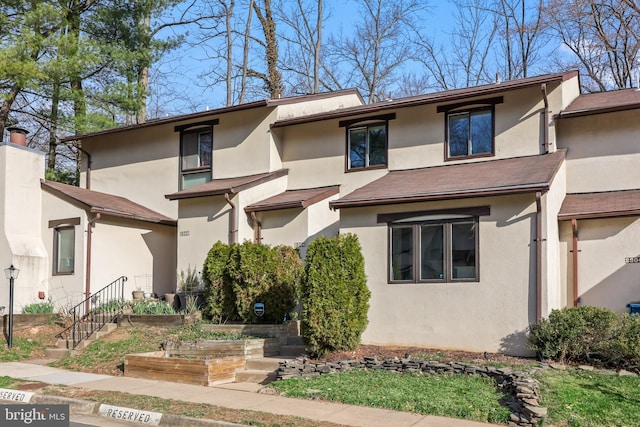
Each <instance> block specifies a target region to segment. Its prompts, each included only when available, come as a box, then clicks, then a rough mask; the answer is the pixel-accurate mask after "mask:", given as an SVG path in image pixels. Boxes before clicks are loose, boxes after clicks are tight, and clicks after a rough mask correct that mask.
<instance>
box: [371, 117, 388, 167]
mask: <svg viewBox="0 0 640 427" xmlns="http://www.w3.org/2000/svg"><path fill="white" fill-rule="evenodd" d="M386 164H387V126H386V125H380V126H372V127H370V128H369V165H368V166H375V165H386Z"/></svg>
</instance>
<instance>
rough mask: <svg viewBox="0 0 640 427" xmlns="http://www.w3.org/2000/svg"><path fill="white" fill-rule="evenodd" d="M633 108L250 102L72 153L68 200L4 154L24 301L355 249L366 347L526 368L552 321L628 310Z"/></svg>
mask: <svg viewBox="0 0 640 427" xmlns="http://www.w3.org/2000/svg"><path fill="white" fill-rule="evenodd" d="M639 109H640V92H638V91H637V90H635V89H629V90H623V91H615V92H607V93H601V94H587V95H582V94H580V91H579V76H578V73H577V72H566V73H558V74H548V75H542V76H536V77H530V78H525V79H520V80H514V81H505V82H500V83H495V84H489V85H483V86H477V87H472V88H465V89H457V90H451V91H445V92H439V93H432V94H427V95H421V96H415V97H409V98H402V99H397V100H387V101H384V102H379V103H376V104H371V105H365V104H364V102H363V101H362V98H361V97H360V96H359V94H358V93H357V92H356V91H353V90H348V91H338V92H333V93H328V94H321V95H310V96H304V97H293V98H285V99H279V100H270V101H259V102H254V103H249V104H243V105H238V106H233V107H227V108H221V109H217V110H210V111H205V112H200V113H195V114H189V115H184V116H176V117H168V118H165V119H161V120H155V121H149V122H148V123H145V124H143V125H138V126H129V127H124V128H118V129H113V130H107V131H103V132H98V133H94V134H89V135H81V136H75V137H71V138H69V140H71V139H75V140H78V141H79V142H81V144H82V148H83V153H84V154H83V164H82V172H83V173H82V177H81V185H80V188H77V187H70V186H66V185H63V184H58V183H53V182H48V181H44V180H41V177H40V175H41V174H42V173H41V172H40V171H41V170H42V164H43V160H42V159H41V157H38V156H41V155H39V154H37V153H33V152H29V150H28V149H25V148H24V147H15V146H13V144H5V145H3V146H1V147H0V158H5V159H7V158H9V157H11V156H14V152H16V153H18V152H19V154H20V156H26V157H29V156H31V157H29V158H30V159H31V158H33V160H30V161H31V162H32V163H33V164H32V165H30V166H29V168H27V167H20V168H21V169H24V170H26V169H33V170H34V171H35V172H32V175H33V176H31V177H30V178H29V180H27V181H28V182H29V183H30V184H29V185H30V186H31V187H30V189H29V190H25V194H26V193H29V194H32V196H30V197H32V198H33V201H32V203H34V208H33V210H34V214H33V216H34V217H33V218H28V219H29V221H30V222H31V223H32V225H34V226H35V227H32V228H34V229H35V230H37V233H36V234H37V235H34V236H33V237H32V238H31V239H30V240H29V242H32V241H33V242H34V245H33V247H34V250H33V260H35V261H37V262H36V264H37V266H38V267H37V268H39V270H38V273H33V278H31V277H30V278H29V279H28V280H29V283H30V285H29V286H31V287H29V286H25V288H24V289H23V291H22V294H20V295H21V298H22V300H21V301H24V303H27V302H30V301H28V299H29V298H33V295H34V294H33V292H35V291H36V288H37V289H40V288H42V289H43V290H46V291H47V292H48V293H49V294H56V295H57V294H64V295H65V298H67V299H68V300H74V301H80V300H81V299H82V297H84V295H86V294H87V293H88V294H91V293H93V292H95V291H96V290H97V289H99V288H100V287H102V286H104V285H105V284H107V283H109V282H110V281H111V280H113V279H115V278H116V277H118V276H121V275H125V276H127V277H129V278H130V280H129V282H128V285H127V286H129V288H130V290H133V289H134V288H136V287H139V286H143V287H147V288H148V289H146V290H149V291H153V292H156V293H158V294H162V293H164V292H168V291H172V290H175V286H176V271H178V272H179V271H182V270H186V269H188V268H189V267H192V268H193V267H195V268H198V269H199V268H200V267H201V265H202V262H203V260H204V258H205V256H206V254H207V252H208V250H209V248H210V247H211V245H212V244H213V243H214V242H216V241H218V240H221V241H223V242H242V241H244V240H255V241H261V242H263V243H267V244H271V245H275V244H288V245H292V246H295V247H297V248H299V250H300V252H301V254H302V255H304V254H305V253H306V247H307V245H308V244H309V242H310V241H312V240H313V239H314V238H315V237H317V236H321V235H326V236H334V235H336V234H337V233H354V234H356V235H357V236H358V238H359V240H360V243H361V245H362V249H363V254H364V257H365V268H366V274H367V278H368V286H369V288H370V290H371V307H370V310H369V324H368V327H367V329H366V331H365V333H364V335H363V342H364V343H367V344H385V345H390V344H397V345H412V346H424V347H440V348H457V349H467V350H476V351H502V352H505V353H511V354H522V353H526V348H525V346H524V343H525V340H526V336H525V330H526V327H527V326H528V325H529V324H530V323H531V322H534V321H536V320H537V319H539V318H542V317H545V316H546V315H548V313H549V312H550V311H551V310H552V309H555V308H561V307H565V306H572V305H576V304H589V305H597V306H603V307H608V308H611V309H613V310H616V311H624V310H625V306H626V304H627V303H629V302H630V301H634V300H640V280H639V279H638V277H640V275H639V274H638V269H639V268H640V263H638V261H640V258H639V255H640V247H639V244H638V242H640V220H639V216H640V144H639V143H638V136H639V135H640V122H638V120H637V114H638V110H639ZM3 163H4V164H5V169H6V171H5V210H6V214H5V215H4V218H5V219H4V221H5V235H7V239H6V240H11V238H10V237H9V236H10V234H11V235H13V234H15V233H14V232H13V231H11V232H10V230H12V227H16V223H17V222H20V223H21V222H22V220H20V221H18V220H16V219H15V218H14V216H13V215H15V214H16V213H17V212H18V211H17V210H14V211H10V208H7V206H8V205H10V204H11V203H10V201H8V200H10V197H9V195H8V193H7V191H6V187H7V185H9V183H12V182H15V180H14V178H13V172H12V171H11V170H10V168H11V167H12V166H13V165H12V164H10V163H12V161H8V160H5V161H4V162H3ZM24 173H26V172H24ZM9 175H11V176H9ZM25 185H26V184H25ZM34 186H37V189H36V190H33V187H34ZM9 217H11V219H8V218H9ZM24 219H25V220H26V219H27V218H24ZM7 222H11V224H7ZM12 233H13V234H12ZM18 234H19V233H18ZM5 246H7V248H5V247H0V255H2V256H3V259H5V260H7V264H8V263H10V262H13V263H14V264H16V266H18V267H21V268H23V269H25V267H24V266H21V265H18V264H20V263H22V264H28V263H27V260H26V259H23V258H20V257H18V255H17V252H16V251H15V248H14V247H15V246H16V244H12V243H11V242H10V243H9V244H8V245H5ZM35 261H34V262H35ZM29 262H31V258H30V259H29ZM29 268H31V267H28V268H27V269H29ZM132 279H133V280H132ZM22 280H23V279H21V280H20V281H21V282H22ZM25 280H27V279H25ZM2 298H4V296H3V295H1V296H0V304H2V301H3V300H2ZM58 299H59V298H58Z"/></svg>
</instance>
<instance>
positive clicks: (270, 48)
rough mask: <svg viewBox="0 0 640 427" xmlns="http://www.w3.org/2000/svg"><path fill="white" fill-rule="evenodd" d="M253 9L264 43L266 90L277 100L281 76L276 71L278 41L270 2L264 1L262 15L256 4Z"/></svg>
mask: <svg viewBox="0 0 640 427" xmlns="http://www.w3.org/2000/svg"><path fill="white" fill-rule="evenodd" d="M253 9H254V10H255V12H256V16H257V17H258V20H259V21H260V24H261V25H262V31H263V33H264V42H265V46H264V49H265V59H266V62H267V76H268V77H267V81H266V82H265V84H266V89H267V91H268V92H269V97H270V98H271V99H278V98H280V97H281V96H282V92H283V85H282V74H280V70H279V69H278V39H277V37H276V21H275V20H274V19H273V12H272V10H271V0H264V14H263V13H262V10H261V9H260V7H259V6H258V4H257V3H255V2H254V3H253Z"/></svg>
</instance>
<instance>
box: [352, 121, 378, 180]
mask: <svg viewBox="0 0 640 427" xmlns="http://www.w3.org/2000/svg"><path fill="white" fill-rule="evenodd" d="M347 147H348V149H347V156H348V158H347V161H348V166H347V169H348V170H354V169H366V168H371V167H375V166H386V165H387V123H386V122H385V123H373V124H366V125H354V126H352V127H349V128H348V129H347Z"/></svg>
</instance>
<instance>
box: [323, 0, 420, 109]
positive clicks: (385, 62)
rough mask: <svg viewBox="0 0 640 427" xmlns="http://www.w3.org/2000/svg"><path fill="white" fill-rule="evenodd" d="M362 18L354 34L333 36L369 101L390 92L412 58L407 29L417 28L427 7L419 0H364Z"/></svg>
mask: <svg viewBox="0 0 640 427" xmlns="http://www.w3.org/2000/svg"><path fill="white" fill-rule="evenodd" d="M359 5H360V7H361V12H362V13H361V15H360V20H359V21H357V22H356V24H355V26H354V34H353V35H352V36H350V37H346V38H343V39H342V38H341V39H337V38H332V39H331V41H330V42H331V44H332V51H333V54H334V55H336V56H337V57H338V58H339V60H340V62H341V64H342V66H344V67H346V68H347V70H350V71H349V73H350V74H349V75H348V77H347V81H348V82H349V83H351V84H354V85H355V86H356V87H357V88H358V89H359V90H360V91H361V92H363V93H364V94H365V97H366V98H368V102H369V103H373V102H376V101H378V100H380V99H382V98H384V97H387V96H389V95H390V94H389V93H388V92H389V87H390V85H391V83H392V80H393V76H394V72H396V71H397V70H398V69H399V68H401V66H402V64H403V63H404V62H405V61H408V60H410V58H411V51H410V44H409V43H408V41H407V35H408V34H409V33H410V31H407V32H406V33H405V32H404V31H403V30H405V29H415V28H416V27H417V26H416V25H415V23H416V22H415V21H416V19H417V17H418V16H419V14H420V12H421V11H423V10H424V9H425V2H423V1H419V0H397V1H393V2H389V1H384V0H360V1H359Z"/></svg>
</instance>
